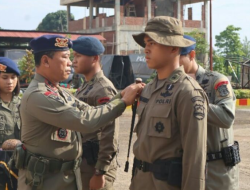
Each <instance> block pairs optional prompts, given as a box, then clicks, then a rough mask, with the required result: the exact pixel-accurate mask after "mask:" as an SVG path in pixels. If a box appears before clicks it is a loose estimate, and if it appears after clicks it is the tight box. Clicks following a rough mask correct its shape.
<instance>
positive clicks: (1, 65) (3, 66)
mask: <svg viewBox="0 0 250 190" xmlns="http://www.w3.org/2000/svg"><path fill="white" fill-rule="evenodd" d="M6 68H7V66H6V65H3V64H0V71H1V72H6Z"/></svg>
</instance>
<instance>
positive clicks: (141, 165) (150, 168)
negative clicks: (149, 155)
mask: <svg viewBox="0 0 250 190" xmlns="http://www.w3.org/2000/svg"><path fill="white" fill-rule="evenodd" d="M134 164H135V167H136V168H138V169H139V170H141V171H143V172H153V173H162V172H163V173H165V174H166V172H167V173H168V170H169V166H170V164H171V161H169V162H168V161H163V160H162V162H161V161H160V160H159V163H148V162H145V161H142V160H138V159H137V158H135V159H134Z"/></svg>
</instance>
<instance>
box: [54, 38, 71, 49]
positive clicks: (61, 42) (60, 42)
mask: <svg viewBox="0 0 250 190" xmlns="http://www.w3.org/2000/svg"><path fill="white" fill-rule="evenodd" d="M68 41H69V40H68V39H67V38H56V43H55V46H57V47H68Z"/></svg>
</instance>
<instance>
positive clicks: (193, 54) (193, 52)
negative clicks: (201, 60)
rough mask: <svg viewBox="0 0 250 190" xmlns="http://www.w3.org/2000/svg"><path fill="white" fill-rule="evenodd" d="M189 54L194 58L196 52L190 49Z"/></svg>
mask: <svg viewBox="0 0 250 190" xmlns="http://www.w3.org/2000/svg"><path fill="white" fill-rule="evenodd" d="M189 55H190V58H191V59H195V55H196V53H195V51H194V50H192V51H190V53H189Z"/></svg>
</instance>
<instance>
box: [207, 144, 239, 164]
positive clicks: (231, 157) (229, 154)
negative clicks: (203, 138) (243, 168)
mask: <svg viewBox="0 0 250 190" xmlns="http://www.w3.org/2000/svg"><path fill="white" fill-rule="evenodd" d="M221 159H222V160H223V161H224V163H225V165H226V166H235V165H236V164H238V163H240V161H241V159H240V151H239V143H238V142H237V141H234V144H233V145H232V146H229V147H225V148H222V149H221V151H220V152H214V153H207V162H211V161H215V160H221Z"/></svg>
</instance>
